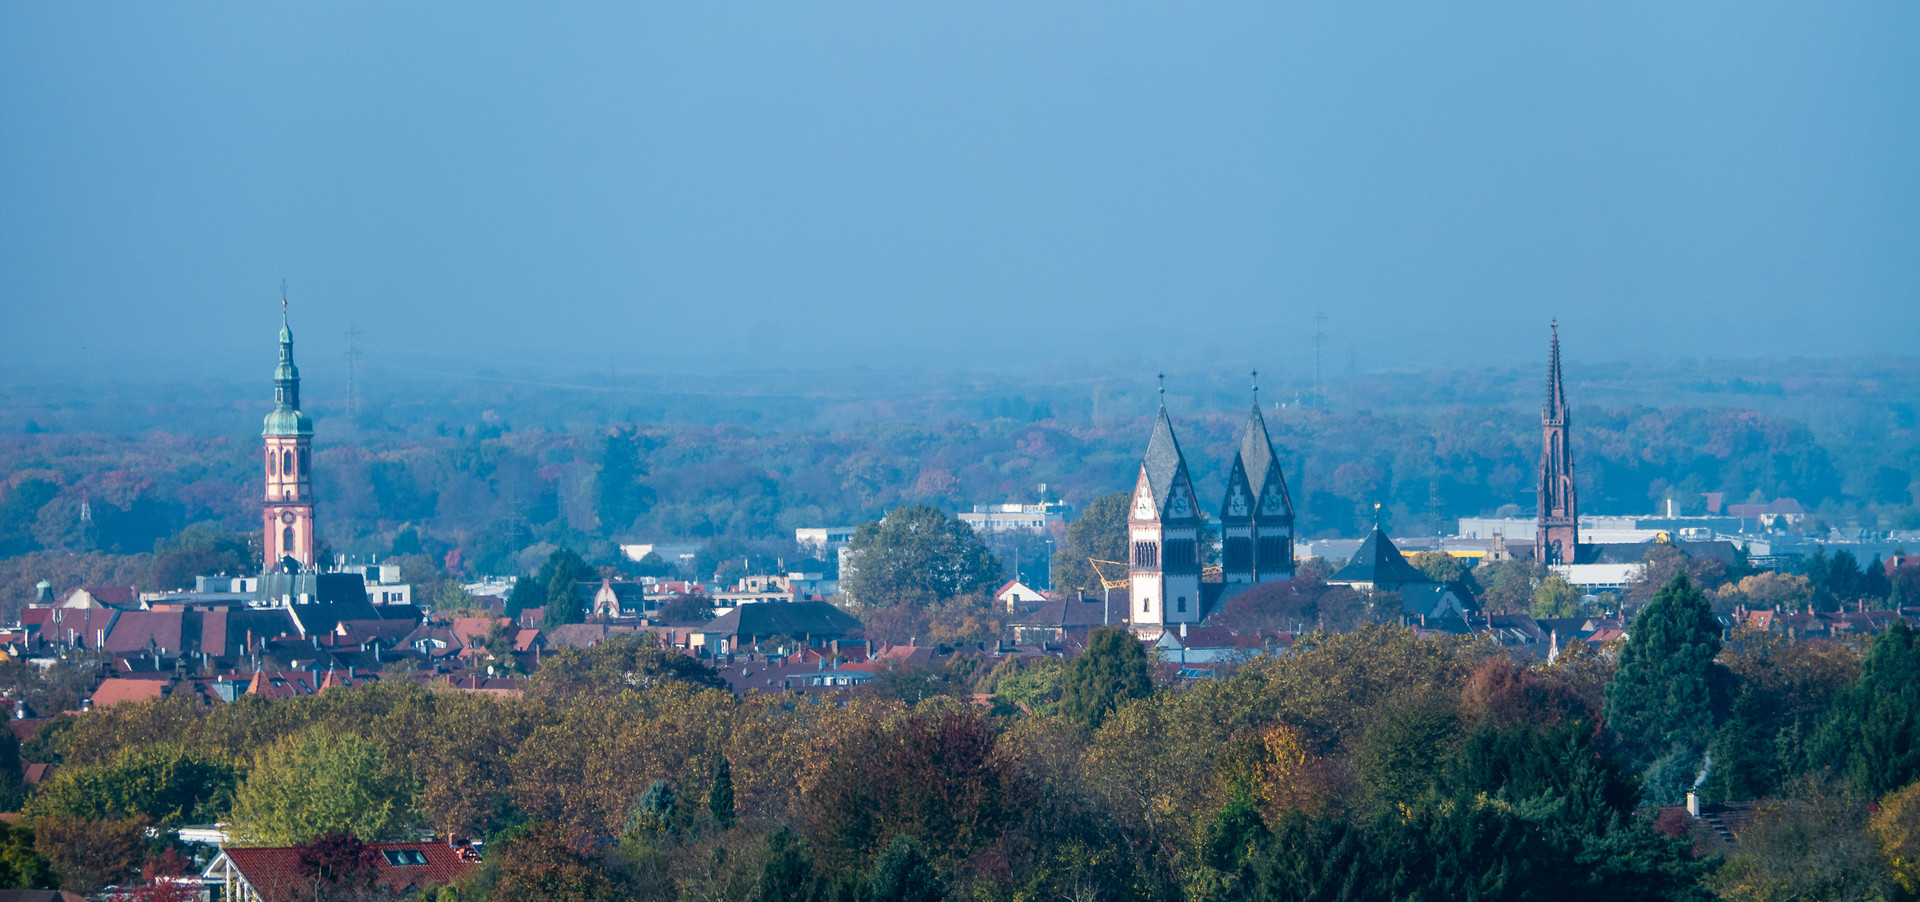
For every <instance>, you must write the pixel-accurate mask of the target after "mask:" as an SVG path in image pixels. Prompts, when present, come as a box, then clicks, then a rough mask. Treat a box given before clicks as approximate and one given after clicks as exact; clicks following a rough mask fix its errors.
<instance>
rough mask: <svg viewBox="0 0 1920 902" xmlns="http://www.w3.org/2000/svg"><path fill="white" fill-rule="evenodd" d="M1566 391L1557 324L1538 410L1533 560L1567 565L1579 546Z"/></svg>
mask: <svg viewBox="0 0 1920 902" xmlns="http://www.w3.org/2000/svg"><path fill="white" fill-rule="evenodd" d="M1567 427H1568V416H1567V390H1566V385H1565V380H1564V379H1563V378H1562V376H1561V373H1560V323H1559V321H1558V320H1555V321H1554V323H1553V346H1552V351H1551V353H1550V355H1549V357H1548V360H1547V403H1546V405H1545V406H1544V407H1542V408H1541V410H1540V432H1541V446H1540V525H1539V529H1538V530H1537V531H1536V532H1535V534H1534V540H1533V557H1534V559H1535V560H1537V561H1540V562H1541V563H1543V564H1571V563H1573V559H1574V553H1575V551H1576V549H1577V548H1578V547H1579V545H1580V505H1579V499H1578V498H1577V497H1575V494H1574V488H1573V449H1572V448H1571V447H1569V446H1568V444H1567Z"/></svg>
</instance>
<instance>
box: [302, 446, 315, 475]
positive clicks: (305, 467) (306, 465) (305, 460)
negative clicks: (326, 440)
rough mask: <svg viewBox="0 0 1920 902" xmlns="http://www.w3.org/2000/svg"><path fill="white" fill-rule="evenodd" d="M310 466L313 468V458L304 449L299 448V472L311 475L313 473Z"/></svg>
mask: <svg viewBox="0 0 1920 902" xmlns="http://www.w3.org/2000/svg"><path fill="white" fill-rule="evenodd" d="M312 466H313V457H312V456H311V452H309V451H308V450H307V449H305V448H301V449H300V472H302V473H312V472H313V469H312Z"/></svg>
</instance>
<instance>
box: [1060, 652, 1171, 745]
mask: <svg viewBox="0 0 1920 902" xmlns="http://www.w3.org/2000/svg"><path fill="white" fill-rule="evenodd" d="M1152 693H1153V662H1152V661H1151V660H1150V659H1149V658H1148V657H1147V651H1146V649H1145V648H1142V647H1141V645H1140V640H1138V639H1136V638H1134V636H1133V634H1132V633H1130V632H1127V631H1126V630H1123V629H1120V628H1119V627H1101V628H1099V629H1096V630H1094V631H1093V632H1092V633H1091V634H1089V635H1088V636H1087V650H1086V651H1084V652H1081V653H1080V654H1079V655H1078V656H1076V657H1074V659H1073V660H1072V661H1069V662H1068V663H1067V668H1066V672H1065V673H1064V674H1063V675H1062V676H1061V679H1060V713H1061V715H1062V716H1064V717H1066V718H1067V719H1068V720H1071V721H1074V722H1076V723H1079V724H1082V725H1084V726H1087V727H1089V728H1095V729H1097V728H1098V727H1099V726H1100V722H1101V721H1103V720H1105V719H1106V717H1107V715H1108V714H1111V713H1112V712H1113V711H1114V709H1116V708H1119V707H1120V706H1122V705H1124V704H1126V703H1127V702H1129V701H1132V700H1134V699H1136V698H1145V697H1147V696H1148V695H1151V694H1152Z"/></svg>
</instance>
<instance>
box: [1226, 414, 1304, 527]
mask: <svg viewBox="0 0 1920 902" xmlns="http://www.w3.org/2000/svg"><path fill="white" fill-rule="evenodd" d="M1237 453H1238V454H1239V460H1240V466H1241V469H1242V471H1243V472H1245V473H1246V474H1247V489H1248V490H1249V491H1251V492H1252V493H1253V497H1252V498H1251V499H1249V500H1250V501H1251V502H1252V505H1253V506H1252V508H1251V510H1252V511H1253V513H1254V515H1255V516H1257V517H1260V518H1261V519H1267V518H1269V517H1271V518H1274V519H1279V518H1288V519H1291V518H1292V517H1293V496H1292V495H1291V494H1290V493H1288V492H1287V477H1286V474H1285V473H1283V472H1281V470H1280V460H1279V458H1278V457H1277V456H1275V455H1274V453H1273V439H1272V438H1271V437H1270V436H1268V435H1267V418H1266V417H1264V416H1261V415H1260V405H1259V404H1255V405H1253V409H1252V411H1250V412H1249V413H1248V414H1247V428H1246V429H1245V430H1243V431H1241V433H1240V450H1239V451H1238V452H1237ZM1269 471H1271V472H1272V473H1273V479H1274V481H1275V482H1277V483H1279V485H1280V503H1281V505H1282V506H1283V508H1284V509H1283V510H1282V512H1281V513H1279V514H1264V513H1262V511H1261V510H1260V490H1261V489H1263V488H1265V487H1266V485H1267V473H1268V472H1269ZM1220 509H1221V511H1222V512H1223V514H1224V512H1225V510H1226V505H1225V504H1224V503H1223V504H1222V505H1221V507H1220Z"/></svg>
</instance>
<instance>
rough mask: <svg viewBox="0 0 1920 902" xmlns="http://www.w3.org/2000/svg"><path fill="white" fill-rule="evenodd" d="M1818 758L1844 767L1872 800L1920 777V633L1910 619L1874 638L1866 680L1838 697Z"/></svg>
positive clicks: (1818, 742)
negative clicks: (1909, 624)
mask: <svg viewBox="0 0 1920 902" xmlns="http://www.w3.org/2000/svg"><path fill="white" fill-rule="evenodd" d="M1815 760H1816V761H1822V762H1827V763H1833V764H1838V765H1839V766H1840V767H1842V768H1843V769H1844V772H1845V773H1846V775H1847V776H1849V777H1850V778H1852V780H1853V782H1854V784H1855V786H1857V787H1858V788H1859V789H1860V791H1861V792H1864V793H1866V794H1868V795H1870V796H1879V795H1882V794H1885V793H1887V792H1891V791H1893V790H1895V789H1899V788H1900V787H1902V786H1905V785H1906V784H1908V783H1911V782H1913V781H1914V780H1915V779H1916V778H1920V634H1916V633H1914V631H1913V630H1911V629H1908V628H1907V625H1906V622H1905V621H1903V620H1900V619H1897V618H1896V619H1895V620H1894V621H1893V626H1892V627H1890V628H1889V629H1888V630H1887V631H1886V632H1884V633H1881V634H1880V636H1879V637H1878V638H1876V639H1874V640H1873V647H1872V649H1871V650H1869V651H1868V652H1867V660H1866V663H1865V664H1863V665H1862V666H1861V668H1860V677H1859V678H1858V679H1856V680H1854V683H1853V685H1852V686H1849V687H1847V689H1846V691H1845V692H1843V693H1841V694H1840V696H1839V697H1838V698H1836V699H1834V702H1833V706H1832V707H1831V708H1830V709H1829V710H1828V713H1827V721H1826V723H1825V724H1824V725H1823V727H1822V729H1821V730H1820V733H1819V736H1818V737H1817V739H1816V741H1815Z"/></svg>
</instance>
